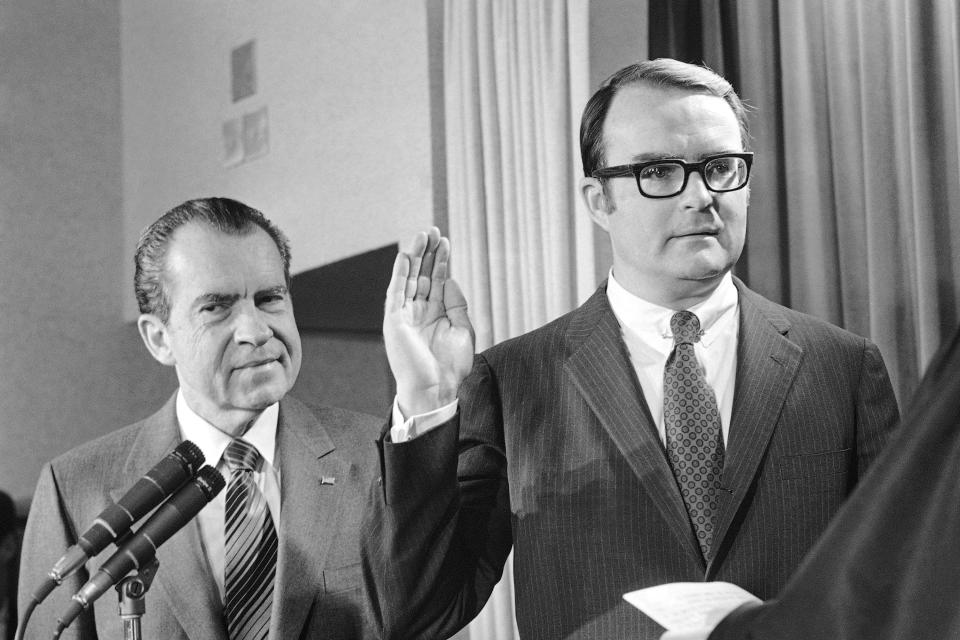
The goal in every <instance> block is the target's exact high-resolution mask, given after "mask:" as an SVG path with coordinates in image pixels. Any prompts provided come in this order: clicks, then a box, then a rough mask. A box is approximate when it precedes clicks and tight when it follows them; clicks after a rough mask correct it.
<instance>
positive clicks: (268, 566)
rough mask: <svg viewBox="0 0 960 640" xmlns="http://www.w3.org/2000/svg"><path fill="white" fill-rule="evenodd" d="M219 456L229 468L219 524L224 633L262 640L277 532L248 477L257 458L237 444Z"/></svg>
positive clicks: (256, 467) (237, 638) (263, 500)
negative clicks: (223, 553)
mask: <svg viewBox="0 0 960 640" xmlns="http://www.w3.org/2000/svg"><path fill="white" fill-rule="evenodd" d="M223 457H224V460H226V462H227V466H228V467H229V469H230V481H229V483H227V505H226V514H225V521H224V531H225V533H226V571H225V574H226V575H225V577H224V591H225V592H226V618H227V633H228V635H229V637H230V640H263V639H265V638H266V637H267V633H268V632H269V630H270V607H271V606H272V604H273V579H274V576H275V574H276V571H277V531H276V529H275V528H274V526H273V518H271V517H270V509H268V508H267V501H266V498H264V496H263V493H262V492H261V491H260V489H258V488H257V484H256V482H255V481H254V478H253V472H254V471H258V470H259V469H260V468H261V467H262V466H263V458H262V457H261V456H260V453H259V452H258V451H257V450H256V448H255V447H254V446H253V445H251V444H249V443H247V442H244V441H243V440H233V441H231V442H230V444H229V445H228V446H227V449H226V451H225V452H224V454H223Z"/></svg>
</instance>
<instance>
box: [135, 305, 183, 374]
mask: <svg viewBox="0 0 960 640" xmlns="http://www.w3.org/2000/svg"><path fill="white" fill-rule="evenodd" d="M137 329H139V330H140V338H142V339H143V344H144V345H146V347H147V351H149V352H150V355H152V356H153V357H154V359H156V361H157V362H159V363H160V364H165V365H167V366H169V367H172V366H173V365H175V364H176V363H177V361H176V359H175V358H174V357H173V349H172V348H171V346H170V335H169V334H168V333H167V326H166V325H165V324H164V323H163V321H162V320H160V318H158V317H157V316H155V315H153V314H152V313H143V314H141V315H140V317H139V318H137Z"/></svg>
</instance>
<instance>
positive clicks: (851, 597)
mask: <svg viewBox="0 0 960 640" xmlns="http://www.w3.org/2000/svg"><path fill="white" fill-rule="evenodd" d="M957 469H960V334H955V336H954V338H953V340H952V342H951V343H950V344H949V345H948V346H947V348H946V349H945V350H944V351H943V352H942V353H941V355H940V356H939V357H938V358H936V359H935V360H934V363H933V364H932V365H931V367H930V370H929V371H928V372H927V375H926V376H925V377H924V380H923V382H922V383H921V385H920V388H919V389H918V391H917V394H916V395H915V396H914V399H913V401H912V402H911V404H910V408H909V409H908V410H907V411H906V412H905V415H904V420H903V426H902V427H901V428H900V429H898V430H897V432H896V433H895V434H894V437H893V439H892V440H891V442H890V444H889V445H888V446H887V447H886V448H885V449H884V451H883V453H882V454H881V455H880V456H879V458H878V459H877V460H876V462H875V464H873V466H872V467H871V469H870V471H869V472H868V473H867V474H866V476H865V477H864V478H863V480H862V481H861V482H860V484H859V485H858V486H857V488H856V489H855V490H854V492H853V494H852V495H851V496H850V498H849V499H848V500H847V502H846V503H845V504H844V506H843V507H842V508H841V509H840V511H839V512H838V513H837V515H836V516H835V517H834V519H833V520H832V521H831V524H830V526H829V527H828V529H827V530H826V532H825V533H824V535H823V537H822V538H821V539H820V541H819V542H818V543H817V544H816V546H814V547H813V549H811V551H810V552H809V553H808V554H807V556H806V557H805V559H804V561H803V563H802V564H801V565H800V567H799V568H798V569H797V571H796V572H795V573H794V575H793V577H792V578H791V579H790V581H789V582H788V583H787V585H786V587H784V589H783V591H782V592H781V593H780V594H779V595H778V597H777V599H776V600H775V601H773V602H772V603H767V604H764V605H762V606H761V607H758V608H756V609H755V610H753V611H751V612H742V611H735V612H734V613H733V614H731V615H730V616H728V617H727V618H726V619H725V620H724V621H723V622H722V623H721V624H720V625H719V626H718V627H717V629H716V630H715V631H714V634H713V635H711V636H710V640H733V639H737V640H745V639H748V638H757V639H762V640H805V639H808V638H870V640H899V639H900V638H931V639H932V638H957V637H960V579H958V578H957V572H956V567H957V566H958V565H960V509H958V508H957V505H958V504H960V482H958V481H957Z"/></svg>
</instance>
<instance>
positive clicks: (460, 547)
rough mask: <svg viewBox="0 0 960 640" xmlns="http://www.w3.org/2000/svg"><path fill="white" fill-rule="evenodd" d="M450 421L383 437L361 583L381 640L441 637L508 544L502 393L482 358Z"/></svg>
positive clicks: (479, 602)
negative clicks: (396, 437) (412, 434)
mask: <svg viewBox="0 0 960 640" xmlns="http://www.w3.org/2000/svg"><path fill="white" fill-rule="evenodd" d="M459 405H460V408H459V411H458V413H457V415H456V416H455V417H454V418H453V419H452V420H450V421H449V422H447V423H445V424H443V425H441V426H439V427H437V428H435V429H433V430H431V431H429V432H427V433H426V434H423V435H421V436H419V437H417V438H415V439H414V440H411V441H409V442H406V443H401V444H394V443H391V442H389V441H388V438H386V437H383V438H381V440H380V442H379V446H380V447H381V470H382V480H381V481H380V482H377V483H374V485H373V487H372V489H371V492H370V496H369V502H368V505H367V509H366V513H365V516H364V523H363V526H362V527H361V553H362V555H363V560H364V573H365V576H364V577H365V580H366V584H367V589H368V591H369V592H370V596H371V599H372V601H373V603H374V613H375V617H376V619H377V623H378V624H379V625H380V628H381V630H382V633H383V637H384V638H425V639H426V638H447V637H449V636H451V635H453V634H454V633H455V632H456V631H457V630H459V629H460V628H462V627H463V626H464V625H466V624H467V623H468V622H469V621H470V620H472V619H473V618H474V617H475V616H476V615H477V613H479V611H480V609H482V608H483V605H484V603H485V602H486V601H487V598H488V597H489V596H490V592H491V591H492V590H493V587H494V586H495V585H496V583H497V582H498V581H499V579H500V576H501V573H502V571H503V565H504V562H505V561H506V558H507V555H508V553H509V551H510V546H511V535H510V501H509V491H508V486H507V476H506V457H505V455H504V447H503V425H502V420H501V418H500V415H501V413H500V408H499V402H498V394H497V393H496V388H495V383H494V380H493V378H492V376H491V374H490V371H489V368H488V366H487V365H486V362H485V361H484V360H483V358H482V357H481V356H478V357H477V359H476V362H475V366H474V370H473V372H472V373H471V374H470V376H469V377H468V378H467V380H465V381H464V383H463V384H462V385H461V389H460V394H459Z"/></svg>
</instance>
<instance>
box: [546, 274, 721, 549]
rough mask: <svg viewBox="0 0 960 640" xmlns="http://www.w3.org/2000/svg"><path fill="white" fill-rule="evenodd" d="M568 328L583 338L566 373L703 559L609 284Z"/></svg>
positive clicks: (688, 544)
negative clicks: (610, 297)
mask: <svg viewBox="0 0 960 640" xmlns="http://www.w3.org/2000/svg"><path fill="white" fill-rule="evenodd" d="M569 333H570V336H571V338H572V339H577V334H582V335H584V336H585V337H584V338H583V341H582V343H581V344H580V346H579V347H577V348H576V350H575V351H574V352H573V353H572V355H571V356H570V357H569V358H568V359H567V361H566V362H565V363H564V367H565V368H566V370H567V373H568V374H569V375H570V378H571V379H572V380H573V383H574V384H575V385H576V386H577V389H578V390H579V391H580V393H581V395H582V396H583V398H584V400H585V401H586V402H587V404H588V405H589V406H590V408H591V409H592V410H593V412H594V414H596V416H597V418H598V419H599V421H600V423H601V424H602V425H603V427H604V428H605V429H606V430H607V432H608V433H609V434H610V437H611V439H612V440H613V442H614V443H615V444H616V446H617V448H618V449H619V450H620V452H621V453H622V454H623V457H624V458H625V459H626V460H627V464H629V466H630V468H631V469H632V470H633V472H634V474H636V476H637V478H639V479H640V482H641V483H642V484H643V485H644V487H646V489H647V492H648V494H649V496H650V498H651V499H652V500H653V502H654V503H655V504H656V505H657V508H658V509H659V510H660V512H661V514H662V515H663V518H664V520H666V521H667V523H668V524H669V525H670V528H671V529H672V530H673V532H674V533H675V534H676V536H677V538H678V540H679V541H680V543H681V545H682V546H683V547H684V548H685V549H686V550H687V551H688V553H690V555H691V557H692V558H694V559H695V560H696V561H697V562H699V563H701V564H703V556H702V554H701V552H700V547H699V546H698V545H697V541H696V538H695V537H694V534H693V529H692V527H691V525H690V518H689V516H688V515H687V511H686V507H685V506H684V504H683V497H682V496H681V495H680V490H679V488H678V487H677V483H676V480H675V479H674V476H673V472H672V471H671V470H670V466H669V464H668V462H667V458H666V455H665V453H664V450H663V444H662V443H661V442H660V436H659V435H658V433H657V429H656V426H655V425H654V422H653V418H652V417H651V415H650V409H649V408H648V407H647V403H646V401H645V400H644V398H643V392H642V391H641V388H640V383H639V382H638V381H637V377H636V372H635V371H634V369H633V365H632V364H631V362H630V357H629V354H628V353H627V349H626V345H625V344H624V342H623V337H622V335H621V329H620V324H619V322H618V321H617V319H616V316H614V314H613V310H612V309H611V308H610V304H609V302H608V301H607V295H606V286H605V285H602V286H601V287H600V289H598V290H597V292H596V293H594V294H593V296H591V297H590V299H589V300H588V301H587V302H586V303H584V305H583V306H582V307H581V308H580V309H579V310H578V311H577V313H576V317H575V318H574V319H573V321H572V322H571V325H570V329H569Z"/></svg>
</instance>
